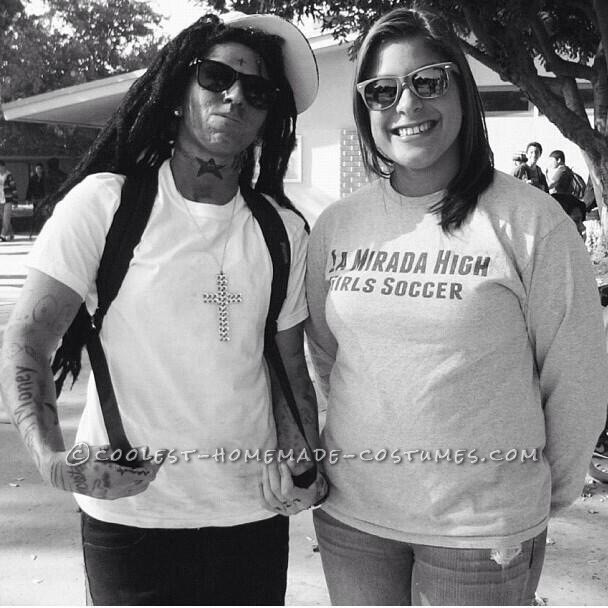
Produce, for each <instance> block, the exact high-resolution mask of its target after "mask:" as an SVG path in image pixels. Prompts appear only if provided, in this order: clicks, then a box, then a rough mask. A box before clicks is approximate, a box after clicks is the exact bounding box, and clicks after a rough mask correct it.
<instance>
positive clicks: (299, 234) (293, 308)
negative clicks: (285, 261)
mask: <svg viewBox="0 0 608 608" xmlns="http://www.w3.org/2000/svg"><path fill="white" fill-rule="evenodd" d="M280 213H281V216H282V218H283V221H284V222H285V228H286V230H287V235H288V237H289V245H290V247H291V269H290V271H289V282H288V284H287V295H286V297H285V301H284V302H283V307H282V308H281V312H280V314H279V317H278V319H277V331H284V330H286V329H289V328H291V327H294V326H295V325H297V324H298V323H301V322H302V321H304V320H305V319H306V318H307V317H308V306H307V304H306V292H305V289H304V277H305V274H306V248H307V245H308V234H307V232H306V230H305V228H304V221H303V220H302V219H301V218H300V217H299V216H297V215H296V214H295V213H294V212H293V211H289V210H286V211H283V210H282V209H281V210H280Z"/></svg>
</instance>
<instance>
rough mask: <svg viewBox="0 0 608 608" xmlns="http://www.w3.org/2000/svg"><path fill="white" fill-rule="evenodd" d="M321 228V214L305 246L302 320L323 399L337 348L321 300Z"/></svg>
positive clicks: (323, 297) (323, 265) (325, 284)
mask: <svg viewBox="0 0 608 608" xmlns="http://www.w3.org/2000/svg"><path fill="white" fill-rule="evenodd" d="M325 230H326V222H325V218H324V216H321V217H320V218H319V220H318V221H317V223H316V224H315V227H314V228H313V230H312V233H311V235H310V242H309V245H308V262H307V271H306V296H307V298H308V308H309V311H310V317H309V318H308V322H307V323H306V335H307V338H308V348H309V351H310V357H311V360H312V363H313V366H314V369H315V374H316V377H317V381H318V384H319V388H320V389H321V392H322V393H323V395H324V396H325V398H327V396H328V395H329V378H330V375H331V370H332V368H333V366H334V363H335V361H336V351H337V348H338V347H337V343H336V339H335V338H334V335H333V334H332V332H331V330H330V329H329V326H328V325H327V320H326V317H325V301H326V299H327V293H328V291H329V282H328V281H326V280H325V268H326V264H327V250H326V247H325Z"/></svg>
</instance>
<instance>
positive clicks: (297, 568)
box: [0, 237, 608, 606]
mask: <svg viewBox="0 0 608 608" xmlns="http://www.w3.org/2000/svg"><path fill="white" fill-rule="evenodd" d="M29 247H30V242H29V241H27V239H25V238H23V237H21V238H18V239H17V240H16V241H13V242H11V243H0V331H1V328H2V327H3V326H4V325H5V323H6V319H7V317H8V313H9V311H10V308H11V306H12V303H13V302H14V300H15V298H16V296H17V294H18V291H19V288H20V286H21V285H22V283H23V280H24V277H25V269H24V260H25V255H26V253H27V251H28V250H29ZM84 375H86V374H83V376H84ZM83 384H84V382H83V381H81V382H79V383H77V385H76V386H75V387H74V389H73V390H72V391H66V392H65V393H64V396H62V399H61V400H60V402H59V414H60V418H61V422H62V427H63V428H64V430H65V435H66V440H67V441H70V440H71V439H72V438H73V436H74V432H75V427H76V422H77V420H78V416H79V412H80V410H81V407H82V401H83V396H84V392H83V390H84V389H83ZM585 494H586V495H585V496H583V497H582V498H581V499H580V500H579V501H577V503H576V505H575V506H574V507H572V508H571V509H570V510H568V511H567V512H566V514H565V515H564V516H562V517H559V518H556V519H554V520H553V521H552V522H551V525H550V528H549V537H550V541H549V544H548V546H547V558H546V563H545V569H544V572H543V576H542V578H541V583H540V587H539V596H541V597H544V598H547V599H548V603H549V604H550V605H569V606H571V605H588V606H598V605H605V604H607V603H608V485H602V484H592V485H589V486H587V488H586V492H585ZM78 526H79V518H78V513H77V510H76V505H75V503H74V501H73V499H72V497H71V496H70V495H68V494H65V493H62V492H59V491H57V490H54V489H52V488H49V487H46V486H44V485H43V484H42V482H41V480H40V477H39V475H38V473H37V471H36V470H35V469H34V467H33V465H32V463H31V462H30V459H29V457H28V456H27V454H26V452H25V449H24V448H23V447H22V445H21V442H20V440H19V438H18V436H17V433H16V431H15V430H14V429H13V427H12V426H10V425H7V424H0V605H5V606H16V605H83V604H84V601H85V598H84V583H83V574H82V560H81V554H80V546H79V540H78V539H79V529H78ZM291 530H292V532H291V555H290V566H289V583H288V592H287V603H288V604H290V605H326V604H328V602H329V600H328V595H327V591H326V589H325V582H324V579H323V574H322V570H321V564H320V558H319V554H318V553H316V552H314V551H313V543H314V532H313V528H312V522H311V519H310V513H303V514H300V515H298V516H296V517H294V518H292V528H291Z"/></svg>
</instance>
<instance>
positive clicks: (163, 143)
mask: <svg viewBox="0 0 608 608" xmlns="http://www.w3.org/2000/svg"><path fill="white" fill-rule="evenodd" d="M224 42H237V43H240V44H243V45H245V46H247V47H249V48H251V49H252V50H253V51H254V52H256V53H257V54H258V55H259V56H260V57H261V59H262V60H263V61H264V63H265V65H266V69H267V70H268V74H269V78H270V79H271V80H272V81H273V82H274V83H275V85H276V86H277V87H278V89H279V92H278V95H277V99H276V101H275V102H274V104H273V105H272V106H271V107H270V108H269V110H268V117H267V120H266V122H265V125H264V127H263V132H262V135H261V138H260V139H261V141H260V142H258V143H254V144H252V145H251V146H250V147H249V148H248V149H247V150H246V151H244V153H243V154H242V158H241V172H240V176H239V185H240V186H241V188H255V190H257V191H260V192H264V193H266V194H269V195H270V196H272V197H274V198H275V200H277V202H278V203H279V204H280V205H282V206H284V207H288V208H292V209H293V206H292V204H291V202H290V200H289V199H288V198H287V196H286V195H285V191H284V189H283V178H284V176H285V172H286V170H287V163H288V162H289V157H290V155H291V152H292V151H293V148H294V146H295V129H296V119H297V111H296V107H295V102H294V98H293V92H292V89H291V86H290V85H289V82H288V80H287V77H286V75H285V68H284V65H283V55H282V43H283V40H282V39H281V38H280V37H278V36H273V35H270V34H265V33H263V32H260V31H257V30H254V29H241V28H237V27H231V26H230V25H224V24H223V23H222V22H221V21H220V19H219V18H218V17H217V16H215V15H206V16H204V17H202V18H201V19H199V20H198V21H197V22H196V23H194V24H193V25H191V26H190V27H188V28H187V29H185V30H183V31H182V32H181V33H180V34H178V35H177V36H176V37H175V38H174V39H173V40H172V41H171V42H169V43H168V44H167V45H165V46H164V47H163V48H162V49H161V51H160V52H159V54H158V55H157V56H156V58H155V60H154V62H153V63H152V65H151V66H150V67H149V68H148V69H147V70H146V71H145V73H144V74H143V75H142V76H141V77H140V78H138V79H137V80H136V81H135V82H134V83H133V85H132V86H131V87H130V89H129V90H128V91H127V93H126V95H125V97H124V98H123V100H122V102H121V103H120V105H119V107H118V108H117V110H116V111H115V113H114V114H113V116H112V118H111V119H110V120H109V121H108V122H107V124H106V125H105V126H104V127H103V129H102V130H101V132H100V133H99V135H98V137H97V138H96V139H95V141H94V142H93V144H92V145H91V147H90V149H89V150H88V152H87V153H86V155H85V156H84V157H83V158H82V160H81V161H80V162H79V164H78V165H77V166H76V168H75V169H74V171H73V172H72V173H71V175H70V176H69V177H68V179H67V180H66V181H65V182H64V183H63V184H62V186H61V188H60V189H59V190H58V191H57V193H55V194H54V195H53V196H52V198H51V199H50V200H48V201H47V204H51V205H53V204H54V203H55V202H57V201H58V200H60V199H61V198H63V196H64V195H65V194H66V192H67V191H68V190H70V189H71V188H72V187H73V186H74V185H76V184H77V183H78V182H80V181H81V180H82V179H83V178H84V177H86V176H87V175H90V174H91V173H98V172H102V171H110V172H115V173H120V174H123V175H129V174H131V173H132V172H133V171H135V170H136V169H137V168H141V167H144V166H148V167H158V166H160V164H161V163H162V162H163V161H164V160H165V159H167V158H169V157H170V156H171V150H172V147H173V142H174V140H175V137H176V134H177V127H178V122H177V118H176V117H175V116H174V110H175V108H177V107H178V106H180V105H181V104H182V102H183V99H184V96H185V93H186V89H187V87H188V86H189V84H190V82H191V80H192V77H193V70H194V68H193V66H192V62H193V60H195V59H198V58H202V57H204V56H205V54H206V53H207V52H208V51H209V50H210V49H211V47H212V46H214V45H216V44H220V43H224ZM257 145H259V153H258V154H256V146H257ZM256 156H257V157H258V160H257V162H258V163H259V174H258V178H257V180H256V184H255V185H253V184H252V180H253V176H254V173H255V167H256Z"/></svg>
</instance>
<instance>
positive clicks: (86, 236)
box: [27, 173, 123, 300]
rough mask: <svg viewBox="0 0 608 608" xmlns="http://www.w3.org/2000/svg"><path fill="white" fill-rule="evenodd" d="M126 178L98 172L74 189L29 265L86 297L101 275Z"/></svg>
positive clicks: (46, 229) (46, 228) (57, 210)
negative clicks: (110, 228)
mask: <svg viewBox="0 0 608 608" xmlns="http://www.w3.org/2000/svg"><path fill="white" fill-rule="evenodd" d="M122 182H123V178H122V177H121V176H119V175H114V174H108V173H106V174H96V175H91V176H88V177H86V178H85V179H84V180H83V181H82V182H80V183H79V184H78V185H76V186H75V187H74V188H73V189H72V190H70V191H69V192H68V193H67V194H66V196H65V198H64V199H63V200H61V201H60V202H59V203H58V204H57V206H56V207H55V210H54V211H53V215H52V216H51V217H50V219H49V220H48V221H47V222H46V224H45V225H44V228H43V229H42V231H41V232H40V235H39V236H38V238H37V239H36V242H35V243H34V246H33V248H32V251H31V252H30V254H29V257H28V259H27V266H28V267H29V268H34V269H36V270H39V271H40V272H43V273H44V274H47V275H49V276H50V277H52V278H53V279H55V280H57V281H59V282H60V283H63V284H64V285H66V286H67V287H69V288H70V289H72V290H74V291H75V292H76V293H77V294H78V295H79V296H80V297H81V298H82V299H83V300H84V299H85V297H86V295H87V294H88V293H89V292H90V291H91V287H92V286H93V285H94V282H95V278H96V276H97V269H98V267H99V261H100V259H101V254H102V253H103V248H104V245H105V239H106V234H107V232H108V229H109V227H110V223H111V221H112V218H113V216H114V211H115V210H116V208H117V206H118V203H119V201H120V190H121V187H122Z"/></svg>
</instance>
